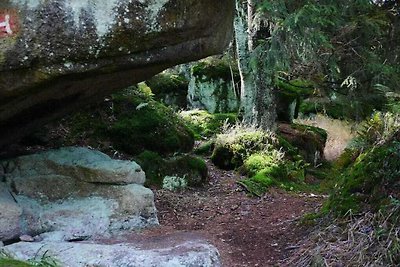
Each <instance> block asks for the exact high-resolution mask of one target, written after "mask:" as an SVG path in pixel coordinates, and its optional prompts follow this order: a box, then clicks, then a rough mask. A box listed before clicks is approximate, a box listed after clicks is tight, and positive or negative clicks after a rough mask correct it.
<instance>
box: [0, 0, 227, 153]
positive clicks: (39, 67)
mask: <svg viewBox="0 0 400 267" xmlns="http://www.w3.org/2000/svg"><path fill="white" fill-rule="evenodd" d="M233 10H234V1H233V0H220V1H214V0H202V1H197V0H118V1H117V0H94V1H92V0H83V1H77V0H73V1H66V0H55V1H38V0H10V1H2V2H1V3H0V48H1V49H0V71H1V72H2V75H1V76H0V128H1V129H2V131H1V133H0V146H1V145H4V144H6V143H8V142H10V141H11V140H13V139H15V138H18V137H20V136H21V135H23V134H24V133H25V132H26V131H28V130H30V129H32V128H34V127H36V126H37V125H41V124H42V123H43V122H46V121H47V120H49V119H51V118H55V117H57V116H59V115H60V114H62V113H65V112H68V111H69V110H72V109H75V108H77V107H80V106H82V105H84V104H85V103H89V102H93V101H96V100H98V99H100V98H101V97H103V96H104V95H106V94H109V93H110V92H112V91H114V90H116V89H121V88H124V87H126V86H128V85H131V84H134V83H137V82H139V81H142V80H145V79H147V78H149V77H151V76H152V75H154V74H156V73H158V72H160V71H162V70H163V69H166V68H168V67H171V66H173V65H176V64H179V63H184V62H188V61H193V60H196V59H200V58H202V57H206V56H208V55H212V54H216V53H220V52H221V51H222V50H223V49H224V47H225V46H226V45H227V43H228V42H229V41H230V39H231V33H232V20H233Z"/></svg>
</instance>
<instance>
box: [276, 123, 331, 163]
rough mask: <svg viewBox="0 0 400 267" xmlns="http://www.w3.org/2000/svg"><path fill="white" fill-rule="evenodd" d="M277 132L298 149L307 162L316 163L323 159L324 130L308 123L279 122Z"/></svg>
mask: <svg viewBox="0 0 400 267" xmlns="http://www.w3.org/2000/svg"><path fill="white" fill-rule="evenodd" d="M278 132H279V135H280V136H282V137H283V138H284V139H285V140H287V141H288V142H289V144H290V145H292V146H294V147H296V148H297V149H298V152H299V154H300V155H302V156H303V158H304V159H305V160H306V161H307V162H309V163H312V164H316V163H319V162H321V160H323V155H324V148H325V144H326V140H327V138H328V134H327V133H326V131H325V130H323V129H321V128H318V127H313V126H308V125H301V124H285V123H281V124H279V126H278Z"/></svg>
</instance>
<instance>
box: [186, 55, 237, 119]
mask: <svg viewBox="0 0 400 267" xmlns="http://www.w3.org/2000/svg"><path fill="white" fill-rule="evenodd" d="M235 65H236V63H235V62H229V60H223V59H219V58H217V57H210V58H208V59H207V60H204V61H201V62H199V63H197V64H195V65H193V66H192V68H191V77H190V82H189V86H188V95H187V102H188V107H189V108H190V109H203V110H207V111H208V112H209V113H229V112H237V111H238V110H239V106H240V90H239V84H240V78H239V73H238V71H237V70H236V69H235Z"/></svg>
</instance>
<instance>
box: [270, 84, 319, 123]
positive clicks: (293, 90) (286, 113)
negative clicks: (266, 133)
mask: <svg viewBox="0 0 400 267" xmlns="http://www.w3.org/2000/svg"><path fill="white" fill-rule="evenodd" d="M275 85H276V87H277V88H278V90H277V95H276V96H277V110H276V111H277V118H278V121H281V122H289V123H291V122H292V121H293V119H295V118H297V116H298V114H299V109H300V104H301V100H302V99H304V98H306V97H309V96H310V95H312V94H313V92H314V90H315V84H314V83H313V82H311V81H308V80H303V79H294V80H291V81H286V80H283V79H278V78H277V79H275Z"/></svg>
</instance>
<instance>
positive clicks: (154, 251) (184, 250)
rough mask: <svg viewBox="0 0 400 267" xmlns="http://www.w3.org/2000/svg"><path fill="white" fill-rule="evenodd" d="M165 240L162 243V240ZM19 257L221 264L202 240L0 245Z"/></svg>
mask: <svg viewBox="0 0 400 267" xmlns="http://www.w3.org/2000/svg"><path fill="white" fill-rule="evenodd" d="M161 243H162V242H161ZM1 251H2V252H5V253H7V254H8V255H10V256H12V257H14V258H16V259H19V260H31V259H41V258H42V257H43V256H46V257H51V258H52V259H54V260H56V261H57V262H58V263H59V264H60V266H63V267H84V266H99V267H100V266H101V267H103V266H104V267H106V266H107V267H114V266H115V267H153V266H154V267H199V266H201V267H214V266H215V267H219V266H221V263H220V257H219V253H218V251H217V249H216V248H215V247H214V246H212V245H210V244H208V243H207V242H205V241H202V240H192V241H184V242H182V243H179V244H175V245H173V246H168V247H164V248H151V249H149V248H147V249H143V248H141V247H140V245H138V244H132V243H119V244H96V243H87V242H81V243H72V242H70V243H68V242H37V243H27V242H20V243H16V244H13V245H9V246H6V247H3V248H0V252H1Z"/></svg>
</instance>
